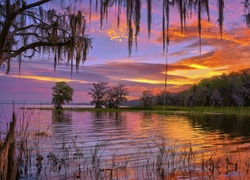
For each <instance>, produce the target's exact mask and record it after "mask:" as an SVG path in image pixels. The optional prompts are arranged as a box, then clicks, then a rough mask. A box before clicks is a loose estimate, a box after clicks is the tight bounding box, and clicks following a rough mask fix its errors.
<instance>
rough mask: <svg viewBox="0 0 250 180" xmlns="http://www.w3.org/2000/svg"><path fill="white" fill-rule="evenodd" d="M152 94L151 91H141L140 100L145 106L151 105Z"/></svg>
mask: <svg viewBox="0 0 250 180" xmlns="http://www.w3.org/2000/svg"><path fill="white" fill-rule="evenodd" d="M153 100H154V95H153V93H152V92H151V91H149V90H147V91H143V92H142V97H140V101H141V102H142V104H143V106H144V107H145V108H150V107H151V106H152V105H153Z"/></svg>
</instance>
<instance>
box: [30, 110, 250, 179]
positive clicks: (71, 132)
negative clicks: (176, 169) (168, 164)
mask: <svg viewBox="0 0 250 180" xmlns="http://www.w3.org/2000/svg"><path fill="white" fill-rule="evenodd" d="M33 114H34V115H33V116H34V118H33V119H31V120H30V121H34V122H36V121H38V122H41V123H42V124H43V125H44V124H49V123H53V124H52V126H51V128H50V131H51V133H49V134H51V136H50V137H49V138H48V139H45V138H43V139H42V141H40V143H41V144H40V147H43V146H44V147H46V148H41V151H44V152H43V153H42V155H43V156H44V157H47V155H48V153H49V152H52V153H54V154H55V155H57V158H59V159H60V158H61V159H62V158H64V157H68V159H69V164H70V163H72V162H74V163H76V159H74V158H72V157H74V156H76V155H79V158H83V157H84V160H86V166H89V163H91V162H92V160H91V158H90V157H91V156H92V155H93V154H94V153H95V152H98V153H100V154H97V156H96V157H101V158H100V159H99V160H100V164H99V165H101V166H105V167H106V166H107V163H108V162H109V161H111V160H112V161H113V160H114V161H116V163H115V164H119V163H120V162H121V161H122V160H124V159H128V160H129V165H130V166H132V167H133V166H140V167H143V166H144V165H145V162H146V160H149V161H150V162H152V164H156V162H155V161H154V160H155V159H153V160H152V159H150V158H155V157H154V156H155V154H154V153H156V155H157V153H158V155H159V151H160V150H161V147H164V148H165V150H168V149H171V148H172V150H174V151H175V152H174V153H176V155H177V154H178V153H181V152H185V149H184V148H183V147H189V146H190V145H191V146H192V150H193V151H195V152H196V153H198V154H200V155H202V153H207V152H209V150H211V149H212V148H214V149H216V155H222V154H223V153H225V151H224V150H225V149H223V148H225V146H224V145H225V144H227V145H233V146H237V148H238V149H241V150H242V151H243V150H245V149H247V148H248V149H249V144H247V142H249V139H250V131H249V127H250V126H249V125H250V121H249V120H250V119H249V117H242V116H241V117H240V116H225V115H206V116H194V115H163V114H157V113H152V112H138V111H137V112H100V111H89V112H88V111H87V112H74V111H66V110H63V111H57V110H52V111H51V110H44V111H33ZM33 116H32V117H33ZM38 116H40V117H38ZM33 124H34V126H35V127H36V128H37V127H40V126H38V125H37V123H32V122H30V125H31V126H32V125H33ZM41 127H43V126H41ZM30 128H32V127H30ZM33 129H34V128H33ZM97 145H99V146H97ZM104 145H105V146H104ZM208 147H209V150H207V149H208ZM98 148H100V149H98ZM205 148H207V149H205ZM227 152H229V151H227ZM230 152H233V151H230ZM80 155H81V156H80ZM157 157H158V156H157ZM210 157H211V156H209V158H210ZM112 158H113V159H112ZM114 158H115V159H114ZM197 159H198V158H197ZM242 159H243V158H242ZM149 161H148V162H149ZM82 162H83V161H82V159H79V162H78V161H77V168H78V169H79V168H82V170H84V168H83V167H82V164H81V163H82ZM232 162H234V161H232ZM105 163H106V164H105ZM152 164H151V165H152ZM70 165H72V164H70ZM70 165H69V166H70ZM78 165H79V166H78ZM74 167H75V166H74ZM77 168H76V169H77ZM132 176H138V175H133V174H132ZM131 179H133V178H131ZM135 179H136V178H135ZM149 179H150V178H149Z"/></svg>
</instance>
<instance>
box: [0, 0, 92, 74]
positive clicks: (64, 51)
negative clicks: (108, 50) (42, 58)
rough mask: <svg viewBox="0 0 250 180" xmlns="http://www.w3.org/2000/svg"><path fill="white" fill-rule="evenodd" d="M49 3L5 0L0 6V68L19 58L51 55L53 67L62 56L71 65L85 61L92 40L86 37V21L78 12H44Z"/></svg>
mask: <svg viewBox="0 0 250 180" xmlns="http://www.w3.org/2000/svg"><path fill="white" fill-rule="evenodd" d="M49 1H50V0H40V1H35V2H33V1H28V0H5V1H2V2H1V3H0V42H1V43H0V66H1V65H3V63H4V62H6V64H7V73H8V72H9V70H10V60H11V58H15V57H18V60H19V69H20V66H21V60H22V57H23V56H24V57H29V58H32V57H33V56H34V55H35V53H39V54H44V53H50V54H51V53H53V54H54V68H56V64H57V62H58V61H59V60H61V58H62V56H64V58H65V59H67V62H68V63H70V64H71V72H72V69H73V64H74V62H75V64H76V70H78V69H79V63H80V62H81V61H85V60H86V57H87V53H88V51H89V48H90V47H91V39H90V38H89V37H88V36H87V35H86V34H85V29H86V21H85V18H84V16H83V15H82V12H81V11H78V12H74V11H71V8H70V7H68V8H64V9H62V10H60V11H58V10H55V9H45V8H44V7H43V6H42V5H43V4H45V3H47V2H49Z"/></svg>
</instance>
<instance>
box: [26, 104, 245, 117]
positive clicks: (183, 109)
mask: <svg viewBox="0 0 250 180" xmlns="http://www.w3.org/2000/svg"><path fill="white" fill-rule="evenodd" d="M26 109H29V110H32V109H40V110H53V109H54V108H26ZM63 110H67V111H77V112H84V111H94V112H123V111H128V112H152V113H160V114H196V115H204V114H228V115H244V116H250V107H249V106H246V107H235V106H225V107H214V106H193V107H190V106H165V107H164V106H153V107H151V108H144V107H140V106H134V107H121V108H64V109H63ZM63 110H59V111H63Z"/></svg>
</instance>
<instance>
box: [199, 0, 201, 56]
mask: <svg viewBox="0 0 250 180" xmlns="http://www.w3.org/2000/svg"><path fill="white" fill-rule="evenodd" d="M198 32H199V50H200V54H201V0H198Z"/></svg>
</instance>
